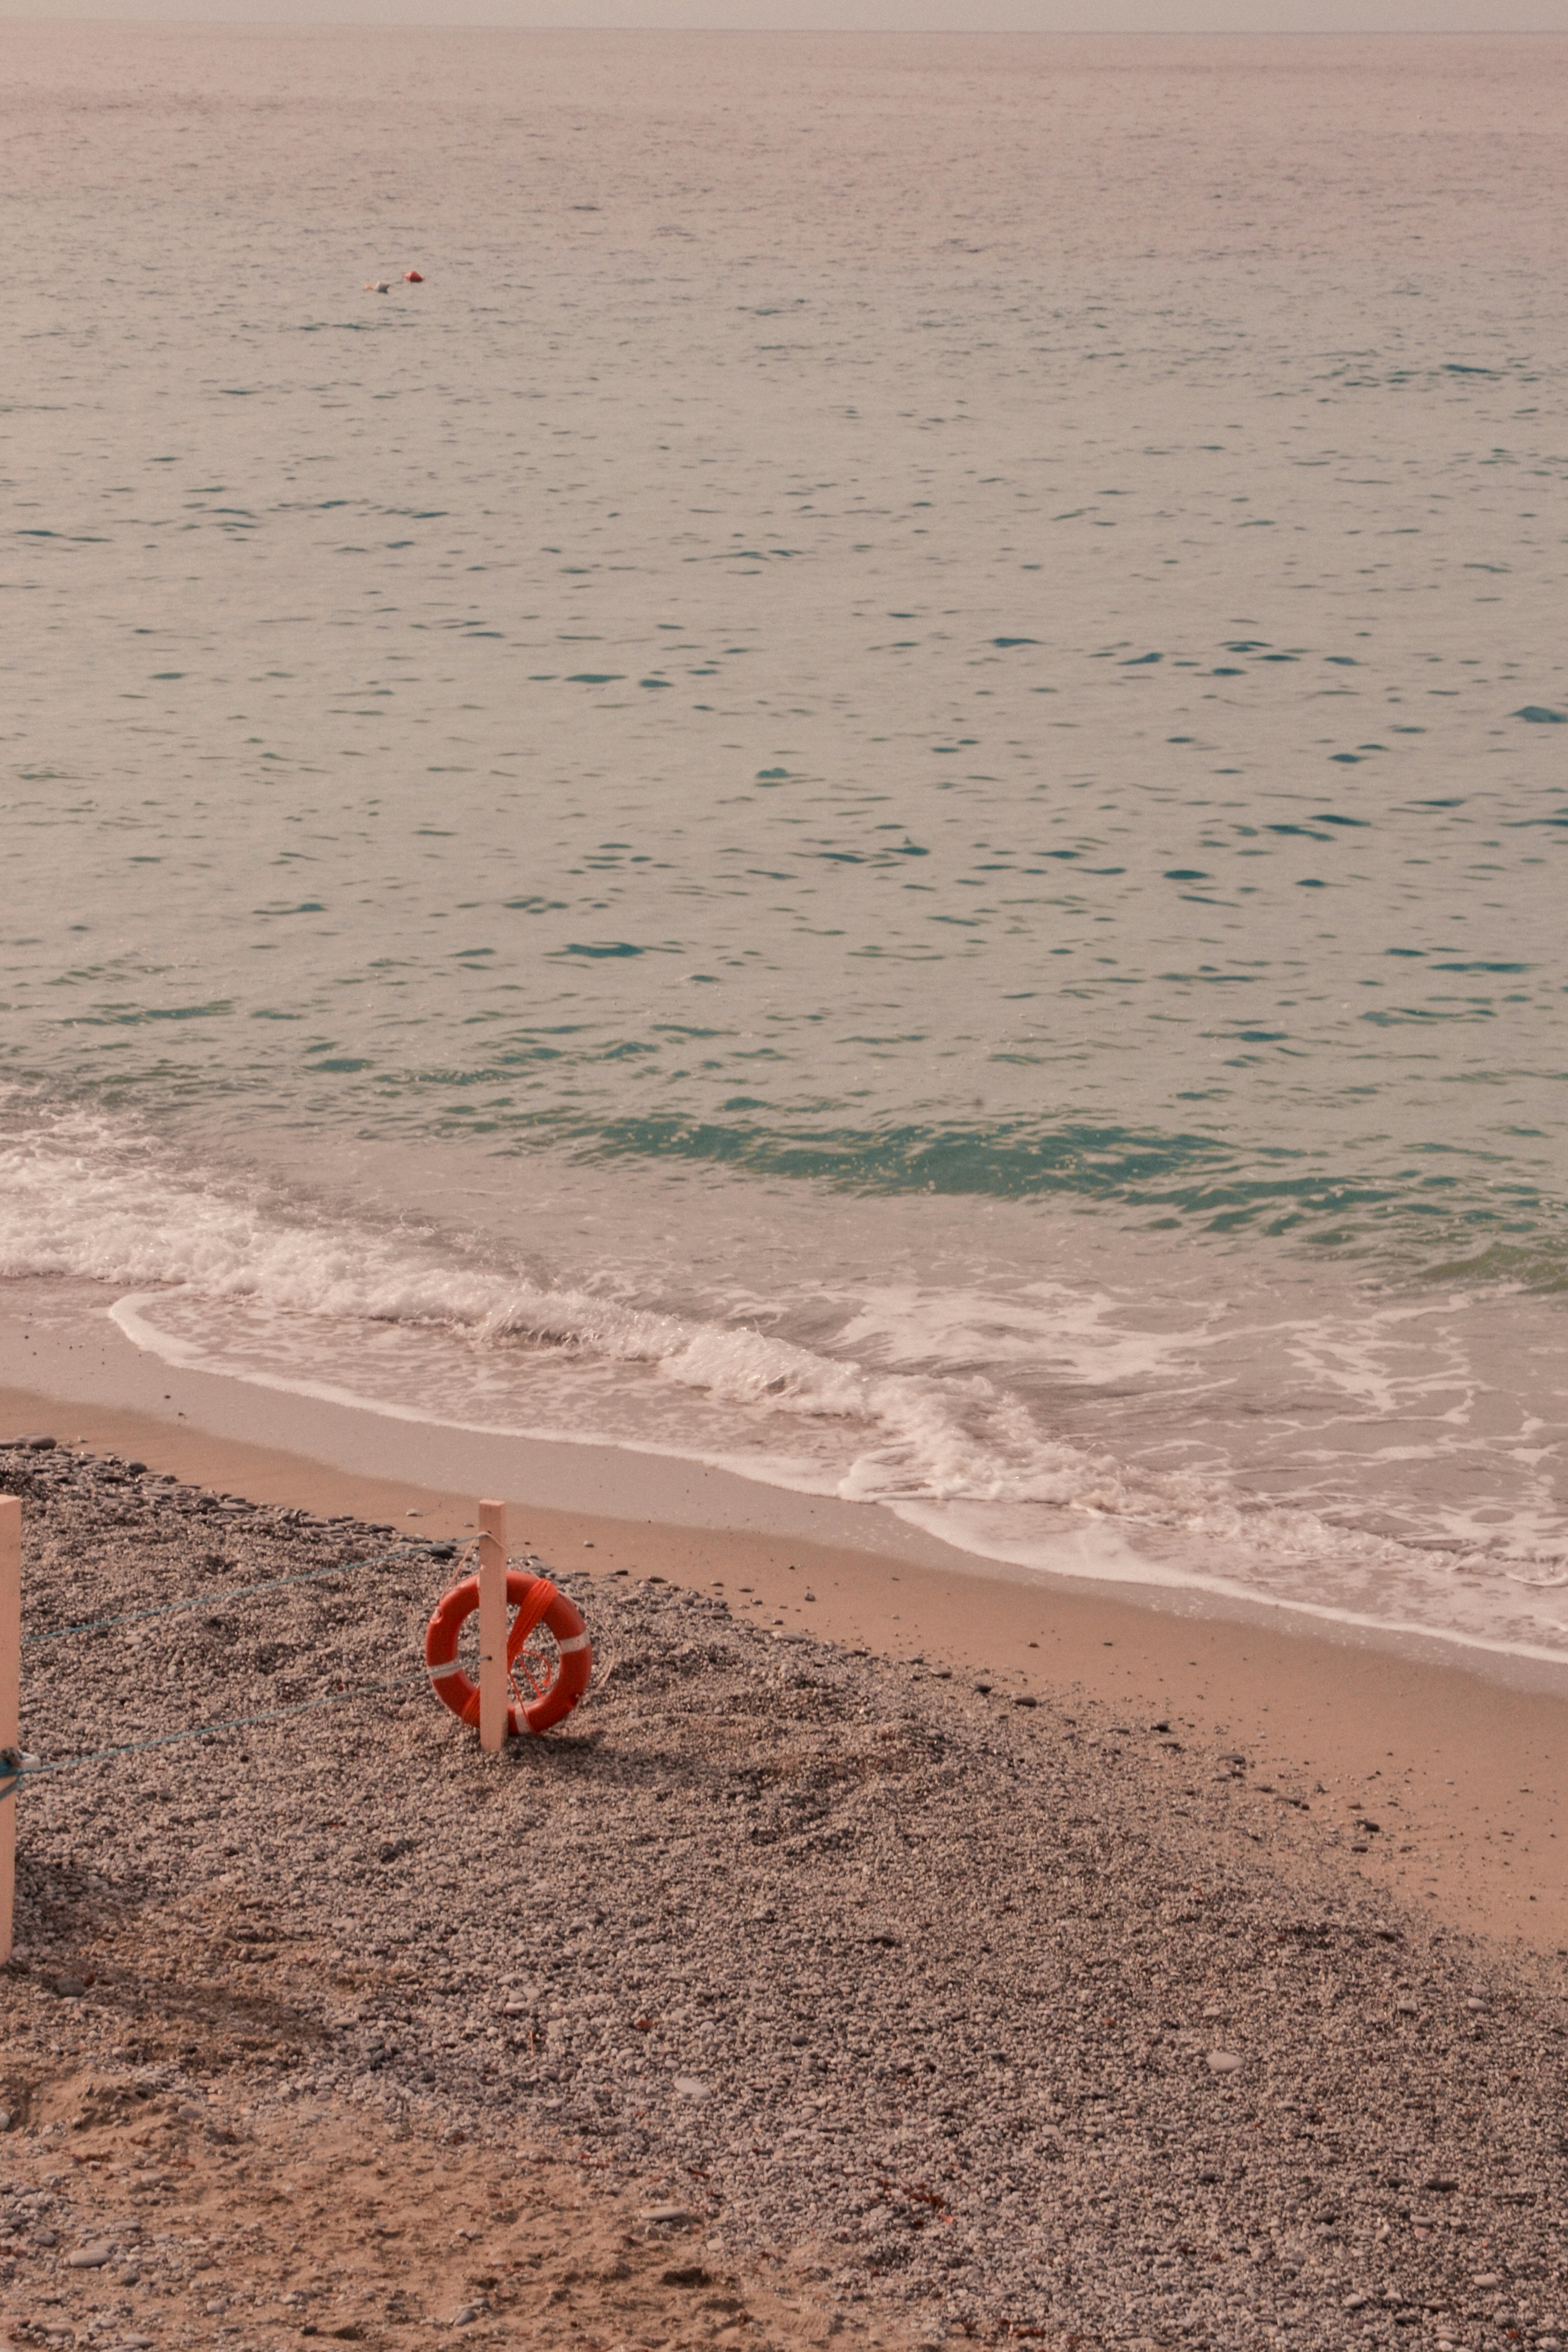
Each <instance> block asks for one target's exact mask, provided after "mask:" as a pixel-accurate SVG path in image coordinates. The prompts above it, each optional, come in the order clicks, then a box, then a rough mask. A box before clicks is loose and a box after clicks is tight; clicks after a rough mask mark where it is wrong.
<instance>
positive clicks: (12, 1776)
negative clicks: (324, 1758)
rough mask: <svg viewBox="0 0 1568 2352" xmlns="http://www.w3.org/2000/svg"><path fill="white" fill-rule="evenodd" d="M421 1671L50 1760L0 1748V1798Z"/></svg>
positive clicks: (340, 1699) (346, 1697)
mask: <svg viewBox="0 0 1568 2352" xmlns="http://www.w3.org/2000/svg"><path fill="white" fill-rule="evenodd" d="M424 1680H425V1675H423V1674H417V1675H395V1676H394V1677H393V1679H392V1681H391V1682H387V1683H361V1684H359V1685H356V1687H355V1688H354V1689H353V1690H351V1691H332V1692H330V1693H329V1694H328V1696H326V1697H325V1698H308V1699H306V1700H305V1701H304V1702H303V1703H302V1704H301V1705H300V1706H275V1707H269V1708H268V1710H267V1712H266V1713H265V1714H264V1715H237V1716H232V1717H230V1718H229V1720H228V1721H227V1722H226V1723H198V1724H195V1725H192V1726H191V1727H189V1728H188V1729H186V1730H184V1731H161V1732H159V1733H157V1734H156V1735H155V1737H154V1738H152V1739H126V1740H122V1741H121V1742H120V1744H119V1745H118V1746H116V1747H113V1748H89V1749H88V1750H87V1751H86V1752H85V1753H84V1754H82V1755H80V1756H59V1757H57V1758H56V1759H55V1760H54V1762H53V1763H50V1764H45V1763H41V1762H40V1761H39V1760H38V1759H37V1758H36V1757H17V1755H16V1750H15V1749H14V1748H11V1749H6V1750H5V1751H0V1798H5V1797H8V1796H9V1795H10V1794H11V1792H12V1790H14V1789H16V1788H19V1787H20V1786H21V1784H22V1782H23V1781H24V1780H41V1779H42V1778H43V1776H44V1774H45V1773H46V1772H69V1771H72V1770H74V1769H75V1768H76V1766H77V1765H79V1764H108V1763H112V1762H113V1760H114V1759H115V1758H117V1757H120V1756H143V1755H145V1754H146V1753H147V1752H148V1750H149V1749H150V1748H177V1747H180V1746H181V1745H182V1744H183V1743H184V1742H185V1741H187V1740H192V1739H208V1738H216V1736H217V1734H218V1733H219V1732H222V1731H248V1730H250V1729H252V1728H253V1727H256V1726H258V1725H260V1724H268V1723H284V1722H287V1721H289V1719H290V1718H291V1717H294V1716H299V1715H314V1714H316V1713H317V1712H318V1711H319V1710H320V1709H321V1707H324V1706H348V1705H349V1704H350V1702H351V1701H352V1700H353V1699H358V1698H374V1697H376V1696H379V1695H380V1694H382V1693H383V1692H385V1691H395V1690H405V1689H407V1688H408V1687H409V1686H410V1685H412V1684H415V1683H422V1682H424Z"/></svg>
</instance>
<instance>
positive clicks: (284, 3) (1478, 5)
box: [0, 0, 1568, 34]
mask: <svg viewBox="0 0 1568 2352" xmlns="http://www.w3.org/2000/svg"><path fill="white" fill-rule="evenodd" d="M0 17H9V18H12V19H30V20H32V21H35V22H54V23H62V22H68V21H71V20H78V21H80V20H86V19H90V20H93V21H100V22H121V23H130V22H148V23H163V24H171V23H187V24H228V25H233V24H260V23H268V24H289V25H346V24H364V25H429V26H442V25H450V26H460V25H515V26H519V27H530V26H533V27H539V26H557V27H560V26H565V27H577V28H579V29H583V30H589V29H606V30H608V29H617V28H619V29H632V28H636V29H641V30H667V31H679V30H682V29H686V30H706V31H713V30H726V31H734V32H747V31H758V32H762V31H772V32H792V31H798V32H832V31H840V32H889V33H895V32H921V33H931V32H955V33H963V32H971V33H978V32H1018V33H1297V34H1300V33H1340V34H1343V33H1417V34H1419V33H1427V34H1430V33H1563V32H1568V0H0Z"/></svg>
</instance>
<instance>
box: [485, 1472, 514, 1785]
mask: <svg viewBox="0 0 1568 2352" xmlns="http://www.w3.org/2000/svg"><path fill="white" fill-rule="evenodd" d="M507 1628H508V1613H507V1605H506V1505H505V1504H504V1503H481V1504H480V1505H479V1746H480V1747H481V1748H486V1749H488V1751H489V1754H490V1755H492V1756H499V1755H500V1751H501V1749H502V1748H504V1747H505V1746H506V1735H507V1709H508V1704H509V1701H508V1688H507V1685H508V1681H509V1676H508V1675H507V1670H506V1637H507Z"/></svg>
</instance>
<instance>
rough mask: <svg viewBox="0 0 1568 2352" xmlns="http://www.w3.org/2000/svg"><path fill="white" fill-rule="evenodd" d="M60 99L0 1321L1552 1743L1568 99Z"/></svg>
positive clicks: (1567, 1204)
mask: <svg viewBox="0 0 1568 2352" xmlns="http://www.w3.org/2000/svg"><path fill="white" fill-rule="evenodd" d="M1565 122H1568V37H1555V36H1541V37H1512V38H1507V37H1480V36H1478V37H1448V38H1423V37H1384V38H1366V39H1359V38H1348V37H1347V38H1340V37H1324V38H1321V39H1304V38H1303V39H1292V38H1286V37H1250V38H1246V37H1236V38H1226V37H1214V38H1196V37H1194V38H1184V39H1175V38H1172V39H1162V38H1153V37H1150V38H1143V39H1134V38H1121V37H1103V38H1096V37H1080V38H1068V37H1044V36H1040V37H1030V36H1022V35H1020V36H997V37H985V36H980V35H974V36H969V35H957V34H955V35H951V36H946V37H937V36H929V37H928V36H907V37H906V36H898V35H890V34H889V35H876V36H869V35H866V36H858V35H844V36H831V35H819V34H805V33H802V34H795V35H764V34H749V35H742V34H721V33H691V34H674V33H669V34H662V35H660V34H631V33H627V34H609V33H605V34H586V33H566V32H557V33H549V32H533V33H528V32H509V31H502V30H489V29H478V28H475V29H468V30H452V31H446V32H441V31H434V30H431V31H423V30H417V29H407V28H402V29H383V30H377V29H374V28H372V27H365V26H361V27H355V28H337V29H314V30H309V29H301V28H299V27H291V28H290V27H270V28H267V27H243V26H228V27H221V26H153V25H144V26H105V25H81V24H79V25H53V26H47V25H37V24H35V25H23V24H11V25H8V26H7V27H6V32H5V67H4V72H3V74H0V125H3V135H0V174H3V175H4V182H5V195H6V216H7V222H8V232H7V237H6V241H5V281H6V282H5V346H4V348H5V359H4V368H3V373H0V485H3V489H4V509H3V544H0V673H3V679H4V693H3V696H0V1276H3V1277H4V1280H5V1283H6V1284H9V1285H11V1286H18V1285H26V1286H31V1287H30V1290H29V1295H33V1294H34V1293H36V1291H37V1285H38V1282H39V1279H40V1277H48V1278H58V1280H59V1282H60V1283H61V1284H62V1285H65V1286H68V1285H70V1284H71V1283H73V1282H75V1283H79V1284H80V1283H87V1284H90V1285H94V1286H100V1288H101V1303H100V1305H99V1306H98V1307H95V1309H94V1312H95V1313H97V1314H102V1313H105V1312H107V1313H110V1314H111V1315H112V1317H113V1318H114V1320H115V1322H116V1323H117V1324H118V1326H119V1328H120V1329H121V1331H122V1332H123V1333H124V1334H125V1335H127V1336H128V1337H129V1338H130V1339H132V1341H133V1342H134V1343H135V1345H136V1346H137V1347H138V1348H141V1349H145V1350H148V1351H150V1352H151V1353H152V1354H153V1356H154V1357H162V1358H163V1359H165V1360H168V1361H170V1362H172V1363H178V1364H184V1365H195V1366H200V1367H205V1368H206V1369H208V1370H216V1371H219V1372H224V1373H226V1374H228V1375H229V1376H230V1377H232V1378H234V1379H237V1380H241V1381H252V1382H255V1383H257V1384H258V1386H265V1387H271V1388H274V1389H279V1388H281V1389H283V1390H288V1391H299V1392H300V1393H303V1394H306V1395H311V1396H320V1397H328V1398H335V1399H339V1400H344V1401H348V1402H357V1403H360V1404H362V1405H364V1406H367V1407H369V1408H371V1409H372V1410H374V1411H377V1412H386V1413H392V1414H398V1415H402V1416H405V1417H407V1416H409V1415H413V1416H415V1417H416V1418H419V1419H422V1420H425V1421H427V1422H429V1423H437V1424H441V1423H444V1424H448V1425H450V1426H453V1427H461V1428H470V1429H483V1430H488V1431H491V1432H500V1433H517V1434H518V1435H519V1436H531V1437H537V1436H549V1437H554V1438H565V1439H569V1440H574V1441H581V1442H583V1443H584V1444H600V1445H603V1444H611V1445H616V1446H624V1447H627V1448H631V1449H634V1450H637V1451H641V1452H642V1453H644V1454H649V1453H651V1454H665V1455H669V1456H675V1457H680V1458H683V1459H686V1460H689V1461H700V1462H703V1463H708V1464H715V1465H723V1466H724V1467H726V1468H728V1469H731V1470H734V1471H739V1472H740V1473H742V1475H745V1476H746V1477H748V1478H750V1479H752V1480H754V1481H756V1482H759V1484H761V1485H763V1486H773V1487H782V1488H790V1489H795V1490H796V1491H797V1492H801V1493H808V1494H813V1495H829V1496H838V1497H842V1498H845V1499H847V1500H849V1501H854V1502H864V1503H866V1504H868V1505H869V1504H877V1505H880V1506H882V1507H885V1508H886V1509H887V1510H889V1511H891V1512H893V1513H894V1514H896V1515H897V1516H898V1517H900V1519H902V1520H904V1521H906V1522H908V1523H910V1524H912V1525H914V1526H916V1527H918V1528H921V1529H924V1530H926V1531H928V1532H930V1533H931V1534H934V1535H937V1536H940V1537H942V1538H944V1539H945V1540H946V1542H947V1543H949V1544H950V1545H952V1546H953V1547H954V1548H955V1549H957V1551H958V1552H960V1553H962V1554H963V1555H964V1556H966V1557H967V1559H969V1560H970V1561H971V1562H972V1563H973V1567H974V1569H975V1570H977V1571H978V1570H984V1569H985V1568H986V1567H987V1565H991V1566H997V1565H1005V1567H1006V1569H1007V1570H1008V1572H1009V1573H1012V1574H1019V1573H1023V1574H1026V1575H1034V1574H1037V1575H1038V1576H1040V1577H1041V1578H1048V1577H1050V1575H1051V1574H1052V1573H1053V1571H1054V1570H1057V1569H1058V1568H1060V1567H1061V1566H1062V1565H1063V1564H1064V1562H1065V1561H1067V1560H1068V1559H1070V1560H1071V1562H1072V1564H1073V1567H1074V1571H1075V1573H1078V1574H1082V1573H1083V1572H1085V1563H1086V1561H1087V1562H1089V1572H1090V1573H1095V1574H1103V1575H1104V1576H1105V1577H1106V1578H1107V1579H1108V1580H1123V1581H1125V1580H1131V1581H1133V1582H1142V1583H1145V1584H1148V1583H1153V1584H1160V1585H1164V1586H1167V1587H1178V1588H1185V1589H1187V1590H1189V1591H1192V1592H1193V1593H1194V1594H1205V1595H1208V1596H1210V1597H1211V1598H1212V1599H1213V1601H1215V1605H1221V1606H1224V1605H1226V1604H1227V1602H1228V1601H1238V1602H1239V1601H1247V1602H1254V1603H1256V1602H1264V1603H1268V1604H1271V1605H1272V1606H1273V1607H1275V1608H1277V1609H1278V1610H1279V1612H1281V1615H1282V1618H1285V1617H1289V1618H1293V1619H1296V1620H1299V1621H1300V1622H1303V1623H1304V1622H1308V1621H1310V1620H1314V1619H1315V1620H1333V1621H1338V1622H1341V1623H1342V1624H1344V1625H1348V1626H1354V1627H1360V1628H1363V1629H1366V1630H1367V1632H1368V1633H1370V1634H1373V1635H1376V1634H1379V1633H1394V1632H1396V1631H1400V1630H1403V1631H1405V1632H1412V1631H1414V1632H1416V1633H1425V1634H1428V1635H1431V1636H1433V1637H1436V1638H1439V1639H1442V1640H1444V1641H1447V1642H1448V1643H1454V1644H1457V1645H1471V1646H1474V1647H1478V1648H1481V1649H1489V1650H1492V1651H1500V1652H1505V1653H1513V1654H1519V1655H1521V1656H1526V1657H1531V1658H1537V1659H1549V1660H1562V1659H1563V1658H1568V1498H1565V1496H1564V1491H1563V1436H1564V1430H1565V1426H1568V1364H1565V1360H1564V1353H1563V1339H1564V1317H1565V1314H1568V1131H1565V1116H1568V1025H1565V1010H1568V1008H1565V1004H1564V990H1565V987H1568V966H1565V953H1564V947H1565V932H1568V927H1565V922H1564V915H1565V909H1568V897H1565V884H1568V859H1563V858H1562V857H1560V856H1559V852H1560V851H1561V850H1562V849H1563V848H1564V847H1568V635H1565V633H1564V612H1565V601H1564V587H1565V572H1568V553H1565V550H1568V501H1565V496H1564V492H1565V487H1568V268H1565V263H1568V133H1565V132H1564V128H1563V126H1564V123H1565ZM875 1517H876V1514H875V1513H870V1512H868V1529H869V1525H870V1522H871V1520H872V1519H873V1518H875ZM869 1539H870V1538H869V1534H868V1540H869Z"/></svg>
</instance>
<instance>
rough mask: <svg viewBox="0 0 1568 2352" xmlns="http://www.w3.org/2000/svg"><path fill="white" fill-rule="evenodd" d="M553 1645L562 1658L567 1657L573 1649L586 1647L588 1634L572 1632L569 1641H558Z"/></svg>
mask: <svg viewBox="0 0 1568 2352" xmlns="http://www.w3.org/2000/svg"><path fill="white" fill-rule="evenodd" d="M555 1646H556V1648H557V1649H558V1650H559V1651H560V1653H561V1654H562V1656H563V1658H569V1657H570V1656H571V1654H572V1653H573V1651H574V1650H585V1649H586V1648H587V1647H588V1636H587V1635H586V1633H574V1634H573V1636H572V1638H571V1640H570V1641H568V1642H561V1641H558V1642H557V1643H556V1644H555Z"/></svg>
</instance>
